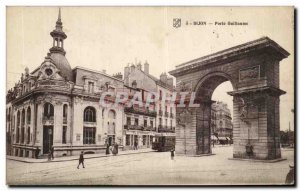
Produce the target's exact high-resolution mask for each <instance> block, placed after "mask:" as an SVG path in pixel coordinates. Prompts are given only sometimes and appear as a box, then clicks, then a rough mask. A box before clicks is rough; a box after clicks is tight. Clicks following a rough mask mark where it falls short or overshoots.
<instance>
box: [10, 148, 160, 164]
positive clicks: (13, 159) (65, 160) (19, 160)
mask: <svg viewBox="0 0 300 191" xmlns="http://www.w3.org/2000/svg"><path fill="white" fill-rule="evenodd" d="M150 152H156V151H153V150H152V151H142V152H137V153H123V154H118V155H116V156H122V155H134V154H141V153H150ZM104 157H111V155H103V156H94V157H93V156H92V157H88V158H85V159H84V160H88V159H95V158H104ZM112 157H114V156H112ZM6 159H7V160H12V161H18V162H24V163H53V162H67V161H74V160H78V158H74V159H64V160H58V161H48V160H46V161H24V160H21V159H15V158H7V157H6ZM37 160H39V159H37Z"/></svg>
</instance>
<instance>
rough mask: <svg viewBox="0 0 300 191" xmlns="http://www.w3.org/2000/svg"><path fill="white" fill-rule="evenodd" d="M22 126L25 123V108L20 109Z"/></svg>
mask: <svg viewBox="0 0 300 191" xmlns="http://www.w3.org/2000/svg"><path fill="white" fill-rule="evenodd" d="M21 121H22V125H21V126H22V127H23V126H24V125H25V109H23V110H22V120H21Z"/></svg>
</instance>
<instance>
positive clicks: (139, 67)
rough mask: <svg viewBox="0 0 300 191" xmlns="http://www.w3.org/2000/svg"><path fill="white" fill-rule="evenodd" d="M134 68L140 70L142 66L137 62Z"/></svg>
mask: <svg viewBox="0 0 300 191" xmlns="http://www.w3.org/2000/svg"><path fill="white" fill-rule="evenodd" d="M136 68H137V69H138V70H142V64H141V63H140V62H139V63H138V64H137V65H136Z"/></svg>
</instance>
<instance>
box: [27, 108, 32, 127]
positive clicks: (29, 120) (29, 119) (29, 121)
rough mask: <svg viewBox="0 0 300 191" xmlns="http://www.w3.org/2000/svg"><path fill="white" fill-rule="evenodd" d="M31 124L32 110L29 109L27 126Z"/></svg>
mask: <svg viewBox="0 0 300 191" xmlns="http://www.w3.org/2000/svg"><path fill="white" fill-rule="evenodd" d="M30 123H31V109H30V107H28V108H27V124H30Z"/></svg>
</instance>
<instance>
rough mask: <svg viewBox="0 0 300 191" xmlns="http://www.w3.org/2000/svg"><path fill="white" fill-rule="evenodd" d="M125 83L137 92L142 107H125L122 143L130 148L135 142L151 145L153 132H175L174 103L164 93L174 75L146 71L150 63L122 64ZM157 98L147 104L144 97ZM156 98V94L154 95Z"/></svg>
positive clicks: (169, 87)
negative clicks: (157, 76) (157, 74)
mask: <svg viewBox="0 0 300 191" xmlns="http://www.w3.org/2000/svg"><path fill="white" fill-rule="evenodd" d="M124 83H125V86H126V87H127V88H128V90H129V91H130V92H131V93H133V94H134V93H136V92H140V93H141V95H142V98H143V102H144V103H145V104H144V107H137V106H133V108H125V109H124V111H125V119H126V120H125V121H124V136H125V140H126V141H125V147H126V148H128V149H129V148H133V147H134V143H135V142H136V143H137V144H138V145H139V146H140V147H141V148H145V147H151V145H152V142H153V141H154V137H155V135H163V136H175V125H176V121H175V117H176V116H175V112H176V110H175V106H173V105H171V103H170V101H166V100H165V99H164V96H171V95H172V92H173V90H174V88H173V79H172V78H171V77H168V76H167V74H166V73H163V74H161V75H160V79H158V78H156V77H154V76H153V75H151V74H150V73H149V63H148V62H147V61H146V62H145V63H144V70H143V68H142V64H141V63H138V64H135V65H134V64H131V65H130V66H129V65H128V66H127V67H125V68H124ZM153 96H154V97H156V98H157V101H155V103H152V104H148V105H147V98H153ZM153 99H155V98H153Z"/></svg>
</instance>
